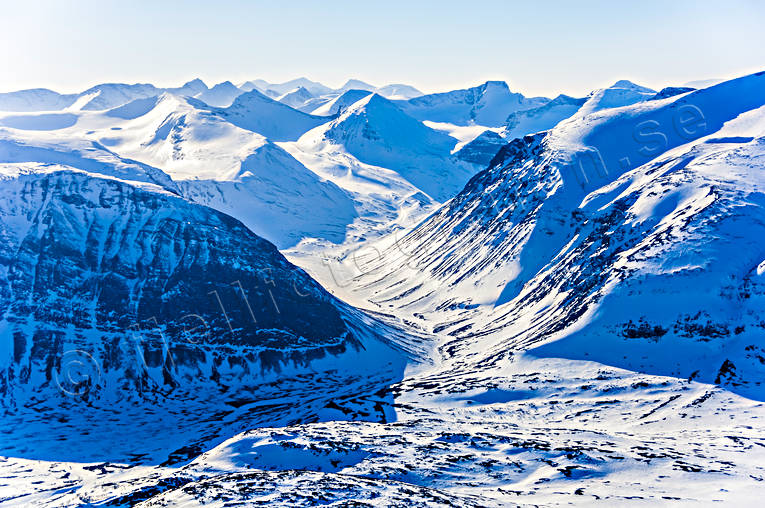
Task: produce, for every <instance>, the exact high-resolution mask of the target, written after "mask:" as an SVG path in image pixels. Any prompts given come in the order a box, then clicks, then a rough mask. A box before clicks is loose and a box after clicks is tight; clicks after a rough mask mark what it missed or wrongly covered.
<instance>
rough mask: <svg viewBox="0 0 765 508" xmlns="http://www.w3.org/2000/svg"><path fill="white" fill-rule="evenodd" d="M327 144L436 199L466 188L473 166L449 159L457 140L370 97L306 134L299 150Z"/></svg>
mask: <svg viewBox="0 0 765 508" xmlns="http://www.w3.org/2000/svg"><path fill="white" fill-rule="evenodd" d="M324 143H330V144H333V145H336V146H341V147H343V148H344V150H345V151H347V152H348V153H349V154H350V155H352V156H354V157H355V158H356V159H358V160H359V161H361V162H363V163H365V164H370V165H374V166H379V167H383V168H389V169H392V170H394V171H395V172H397V173H398V174H400V175H401V176H403V177H404V178H405V179H406V180H408V181H409V182H411V183H412V184H413V185H414V186H416V187H417V188H419V189H421V190H422V191H424V192H425V193H427V194H428V195H429V196H431V197H433V198H434V199H436V200H438V201H444V200H446V199H448V198H449V197H450V196H451V195H453V194H454V192H456V191H457V190H458V189H459V188H461V187H462V185H464V183H465V182H466V181H467V179H468V178H469V177H470V176H471V175H472V174H473V173H474V172H475V169H476V168H475V167H473V166H471V165H470V164H464V163H462V162H461V161H459V160H457V159H456V158H453V157H451V155H450V153H451V149H452V148H453V147H454V145H455V144H456V143H457V140H456V139H454V138H452V137H451V136H449V135H447V134H444V133H442V132H439V131H436V130H434V129H431V128H429V127H427V126H425V125H423V124H422V123H421V122H418V121H417V120H415V119H414V118H412V117H410V116H408V115H407V114H406V113H404V112H403V111H402V110H401V109H400V108H399V107H398V106H397V105H395V104H394V103H392V102H391V101H389V100H387V99H385V98H383V97H381V96H379V95H377V94H371V95H368V96H367V97H365V98H362V99H361V100H359V101H357V102H356V103H354V104H353V105H352V106H351V107H349V108H348V109H346V110H345V111H344V112H343V113H342V114H341V115H340V116H339V117H338V118H337V119H335V120H333V121H331V122H329V123H327V124H325V125H322V126H321V127H320V128H318V129H316V130H314V131H311V132H309V133H308V134H306V136H304V137H303V138H301V139H300V144H301V145H302V146H304V147H305V146H310V145H311V144H313V145H321V144H324Z"/></svg>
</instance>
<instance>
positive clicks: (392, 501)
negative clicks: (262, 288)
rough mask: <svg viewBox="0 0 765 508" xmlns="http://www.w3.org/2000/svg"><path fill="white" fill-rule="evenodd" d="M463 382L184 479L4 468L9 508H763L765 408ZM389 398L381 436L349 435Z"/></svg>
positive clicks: (645, 380)
mask: <svg viewBox="0 0 765 508" xmlns="http://www.w3.org/2000/svg"><path fill="white" fill-rule="evenodd" d="M457 367H458V366H456V365H449V364H448V362H445V363H443V364H440V365H428V366H422V367H420V368H419V369H415V371H413V372H410V373H409V374H408V375H407V376H406V377H405V378H404V379H403V380H402V381H401V382H399V383H396V384H394V385H391V386H390V387H388V388H383V389H378V390H377V391H375V392H373V393H368V392H364V393H357V394H346V395H340V394H338V395H337V396H335V397H330V400H329V402H328V403H327V404H326V405H325V411H324V413H323V414H322V417H323V419H326V420H332V419H333V418H337V420H338V421H320V422H315V423H301V424H297V425H286V426H284V427H266V428H256V429H251V430H248V431H245V432H243V433H240V434H238V435H236V436H234V437H231V438H230V439H228V440H226V441H224V442H222V443H221V444H219V445H218V446H216V447H214V448H213V449H211V450H209V451H206V452H205V453H202V454H201V455H199V456H197V457H196V458H194V459H193V460H191V461H190V462H187V463H179V464H175V465H173V466H146V465H126V464H119V463H114V462H108V461H107V462H103V463H71V462H50V461H41V460H30V459H20V458H10V457H6V458H3V459H2V461H0V476H2V481H0V501H1V502H2V504H3V505H4V506H6V505H7V506H30V505H47V506H80V505H95V506H120V505H124V506H129V505H135V504H136V503H139V502H140V504H139V506H169V505H183V506H196V505H199V504H210V505H211V506H231V505H235V504H238V503H245V504H251V505H269V506H274V505H284V506H294V505H312V504H315V503H317V502H322V503H327V504H337V505H343V506H345V505H346V504H344V503H345V502H346V501H348V502H350V501H354V502H359V503H362V505H370V506H404V505H406V506H416V505H420V506H426V505H427V506H515V505H545V506H555V505H564V504H571V503H573V504H585V505H587V504H599V505H601V506H620V505H631V506H632V505H651V506H653V505H656V504H660V505H661V504H681V505H687V504H698V505H709V504H713V503H714V502H720V503H721V505H728V504H734V505H735V506H755V505H757V499H758V497H759V495H761V493H763V492H765V437H764V436H765V404H763V403H760V402H756V401H751V400H748V399H745V398H742V397H739V396H737V395H734V394H732V393H730V392H728V391H726V390H724V389H721V388H719V387H715V386H710V385H705V384H700V383H696V382H687V381H684V380H678V379H675V378H664V377H657V376H649V375H644V374H636V373H631V372H627V371H623V370H618V369H614V368H610V367H605V366H603V365H600V364H596V363H590V362H581V361H568V360H565V361H564V360H555V359H539V358H534V357H531V356H529V355H528V354H510V353H509V354H508V356H507V357H505V358H498V359H496V361H495V362H494V363H493V364H492V365H484V366H483V368H482V369H481V370H480V372H471V373H464V371H462V370H461V369H459V368H457ZM391 395H392V396H393V400H394V402H393V407H392V408H390V407H388V408H386V410H383V411H382V412H381V413H380V416H379V418H377V419H378V421H377V422H370V421H342V420H347V418H348V416H349V415H352V414H353V413H354V412H355V411H358V410H359V409H360V408H364V407H370V406H373V407H374V406H377V407H380V406H382V405H384V404H388V401H389V400H391V397H390V396H391ZM333 412H334V414H333ZM394 414H395V417H394ZM39 437H40V438H41V437H42V436H39ZM65 446H76V443H73V442H68V443H66V445H65ZM364 503H365V504H364Z"/></svg>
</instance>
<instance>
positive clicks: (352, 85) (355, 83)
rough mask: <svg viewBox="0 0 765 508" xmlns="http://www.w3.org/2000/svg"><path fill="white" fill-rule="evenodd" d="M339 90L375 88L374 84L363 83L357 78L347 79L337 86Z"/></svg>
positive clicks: (370, 89) (371, 89) (372, 89)
mask: <svg viewBox="0 0 765 508" xmlns="http://www.w3.org/2000/svg"><path fill="white" fill-rule="evenodd" d="M339 89H340V90H351V89H354V90H369V91H370V92H371V91H374V90H376V89H377V87H375V86H374V85H370V84H369V83H365V82H364V81H361V80H359V79H349V80H348V81H346V82H345V84H344V85H343V86H341V87H340V88H339Z"/></svg>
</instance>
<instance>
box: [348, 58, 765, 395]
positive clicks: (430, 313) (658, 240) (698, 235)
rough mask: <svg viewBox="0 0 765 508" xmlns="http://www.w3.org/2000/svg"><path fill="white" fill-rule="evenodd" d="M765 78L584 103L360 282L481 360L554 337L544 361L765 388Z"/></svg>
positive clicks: (505, 154) (502, 159)
mask: <svg viewBox="0 0 765 508" xmlns="http://www.w3.org/2000/svg"><path fill="white" fill-rule="evenodd" d="M764 80H765V73H760V74H756V75H752V76H747V77H744V78H740V79H737V80H732V81H728V82H725V83H722V84H719V85H716V86H712V87H709V88H706V89H703V90H698V91H694V92H690V93H686V94H680V95H674V96H672V97H669V98H667V99H661V100H655V101H645V100H643V101H642V102H637V103H634V104H633V105H631V106H626V107H618V108H615V109H602V110H600V111H597V112H595V113H590V114H586V115H582V114H581V112H580V113H578V114H577V115H576V116H575V117H572V118H571V119H569V120H566V121H563V122H562V123H560V124H559V125H558V126H557V127H556V128H554V129H553V130H552V131H550V132H549V133H545V132H543V133H540V134H536V135H532V136H526V137H524V138H520V139H516V140H514V141H513V142H511V143H510V144H508V145H507V146H506V147H505V148H503V149H502V151H501V152H500V153H499V154H498V156H497V158H496V159H495V161H494V162H493V163H492V166H491V167H490V168H488V169H487V170H486V171H484V172H482V173H480V174H478V175H476V176H475V177H473V179H471V181H470V183H468V185H467V186H466V187H465V189H464V190H463V191H462V192H461V193H460V194H458V195H457V196H456V197H455V198H454V199H452V200H451V201H450V202H449V203H448V204H447V205H445V206H444V207H443V208H441V209H440V210H439V211H438V212H437V213H436V214H434V215H433V216H431V217H430V218H429V219H428V220H427V221H425V222H424V223H422V224H421V225H419V226H418V227H417V228H415V229H414V230H412V231H411V232H410V233H409V234H408V235H406V236H401V235H399V238H398V240H397V241H396V242H395V244H394V246H393V247H389V248H388V249H387V250H386V251H385V252H384V254H383V256H382V257H380V258H378V259H377V260H375V263H377V264H379V267H378V268H374V267H370V268H369V270H368V271H369V273H370V275H369V276H368V277H365V278H362V279H361V280H360V281H358V284H357V285H356V287H357V291H360V292H362V293H364V294H367V295H370V300H369V301H370V302H371V303H372V304H375V305H377V306H379V307H378V308H381V309H382V308H385V309H386V311H390V310H389V309H388V307H391V306H392V307H393V308H396V309H406V310H405V311H404V310H402V312H403V313H404V314H405V315H407V316H408V317H409V318H410V319H417V316H422V317H424V318H425V319H426V322H428V323H432V326H434V329H437V330H440V331H442V332H445V333H448V334H449V335H451V336H453V337H454V343H453V346H452V348H453V352H454V353H455V354H456V352H457V351H460V352H462V353H461V354H467V353H468V352H469V353H470V354H473V355H476V356H477V357H478V358H481V359H482V360H481V361H484V359H486V358H491V356H492V355H500V354H503V353H502V351H508V350H511V349H512V350H517V349H525V348H531V347H538V346H540V345H541V344H544V343H547V345H545V346H543V347H541V348H538V349H536V350H534V351H535V354H537V355H545V356H554V357H566V358H576V359H587V360H596V361H599V362H601V363H605V364H609V365H617V366H619V367H623V368H628V369H631V370H637V371H640V372H652V373H658V374H662V375H672V376H677V377H682V378H688V377H691V378H700V379H703V380H704V381H705V382H718V383H728V386H730V387H731V388H732V389H734V390H736V391H741V392H742V393H746V394H748V395H750V396H751V395H753V396H756V397H762V396H763V391H762V389H761V388H760V382H759V379H760V377H761V376H762V365H761V363H760V362H759V361H758V360H757V359H756V357H757V354H759V353H757V351H760V348H762V347H763V346H762V345H761V341H760V339H759V337H760V336H761V332H760V325H759V324H758V323H759V318H758V317H757V315H758V312H759V311H758V310H757V309H758V308H759V306H760V305H761V302H760V296H758V295H760V294H761V293H762V288H761V287H760V285H761V283H760V281H759V279H758V277H759V274H760V271H761V270H760V268H759V266H760V264H761V263H762V262H763V260H765V251H763V250H762V246H760V245H759V242H758V240H755V238H759V237H760V236H761V235H760V233H757V231H759V230H760V229H761V228H762V225H763V224H765V222H763V216H762V214H763V212H762V203H761V199H760V197H759V196H760V194H759V193H760V192H761V189H760V187H761V186H762V184H763V183H765V182H762V181H761V178H760V173H759V172H758V169H757V168H758V167H759V165H760V162H759V161H760V159H761V158H762V153H761V152H762V150H761V145H762V139H761V138H763V136H765V131H763V130H762V128H763V126H764V125H765V124H763V123H762V122H763V118H765V116H764V115H765V113H764V111H763V108H762V106H763V105H764V104H765V92H763V91H764V90H765V88H763V84H764V83H765V81H764ZM621 93H622V92H621V91H620V92H618V94H621ZM641 93H642V92H641ZM607 95H609V93H605V94H598V95H597V96H598V97H601V98H602V97H604V96H607ZM633 98H634V96H633ZM630 100H632V99H630ZM744 232H746V233H744ZM734 246H735V247H734ZM380 249H381V247H380ZM373 264H374V263H373ZM377 264H374V266H378V265H377ZM412 267H416V269H415V270H412ZM436 287H438V288H442V289H440V290H438V291H436V290H435V288H436ZM701 287H704V288H707V289H706V290H705V291H704V292H703V293H699V292H698V288H701ZM681 350H682V351H683V353H682V355H678V351H681ZM463 361H464V360H463ZM477 361H478V360H477ZM734 365H735V366H736V367H735V369H736V370H735V372H734V370H733V366H734Z"/></svg>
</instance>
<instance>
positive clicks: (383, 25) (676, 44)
mask: <svg viewBox="0 0 765 508" xmlns="http://www.w3.org/2000/svg"><path fill="white" fill-rule="evenodd" d="M763 27H765V2H760V1H756V0H750V1H743V0H742V1H724V2H723V1H719V2H711V1H693V2H692V1H669V0H663V1H646V0H642V1H640V2H638V1H634V2H630V3H629V5H628V3H627V2H616V1H577V2H573V1H571V2H562V1H561V2H553V1H528V0H524V1H522V2H511V1H504V2H503V1H496V0H482V1H466V0H463V1H449V0H439V1H418V0H408V1H397V0H387V1H385V2H362V1H361V0H356V1H331V0H327V1H321V2H320V1H301V0H290V1H287V2H280V1H276V0H271V1H268V2H259V1H250V2H245V1H222V0H221V1H216V2H213V1H197V0H191V1H183V2H181V1H177V2H169V1H168V2H162V1H158V0H155V1H142V0H122V1H98V2H96V1H90V0H87V1H85V0H83V1H65V0H57V1H36V0H18V1H4V0H0V91H9V90H15V89H19V88H31V87H47V88H53V89H57V90H60V91H65V92H72V91H79V90H82V89H85V88H87V87H89V86H91V85H93V84H96V83H100V82H106V81H120V82H152V83H155V84H158V85H164V86H170V85H178V84H181V83H182V82H184V81H187V80H190V79H192V78H195V77H201V78H202V79H203V80H205V82H207V83H208V85H212V84H214V83H216V82H220V81H223V80H227V79H228V80H231V81H233V82H235V83H236V82H240V81H244V80H247V79H255V78H264V79H266V80H269V81H284V80H287V79H290V78H293V77H298V76H306V77H309V78H311V79H315V80H318V81H322V82H325V83H326V84H327V85H330V86H339V85H340V84H342V82H344V81H345V80H346V79H347V78H349V77H355V78H359V79H363V80H365V81H369V82H371V83H373V84H377V85H383V84H386V83H391V82H398V83H401V82H403V83H409V84H412V85H414V86H417V87H418V88H420V89H422V90H423V91H441V90H447V89H452V88H458V87H464V86H471V85H475V84H477V83H479V82H482V81H485V80H487V79H502V80H506V81H507V82H508V83H509V84H510V86H511V88H512V89H514V90H519V91H522V92H524V93H526V94H534V95H555V94H557V93H558V92H566V93H569V94H577V95H582V94H584V93H586V92H587V91H589V90H591V89H592V88H597V87H601V86H606V85H608V84H611V83H612V82H614V81H616V80H617V79H622V78H626V79H630V80H633V81H636V82H638V83H641V84H645V85H648V86H652V87H661V86H664V85H667V84H679V83H683V82H687V81H690V80H695V79H705V78H715V77H729V76H735V75H742V74H746V73H749V72H755V71H757V70H763V69H765V29H764V28H763Z"/></svg>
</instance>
